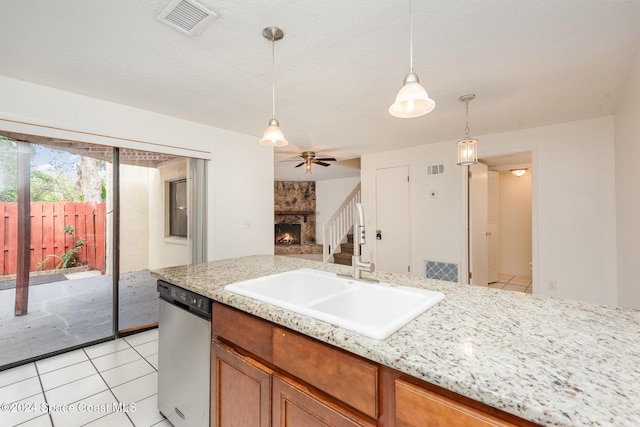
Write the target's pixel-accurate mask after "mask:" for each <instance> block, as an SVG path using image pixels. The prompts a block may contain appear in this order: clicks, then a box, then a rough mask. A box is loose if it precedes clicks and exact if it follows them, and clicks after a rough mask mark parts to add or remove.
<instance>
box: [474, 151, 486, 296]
mask: <svg viewBox="0 0 640 427" xmlns="http://www.w3.org/2000/svg"><path fill="white" fill-rule="evenodd" d="M469 171H470V172H471V174H470V176H469V263H470V266H469V272H470V273H471V280H470V283H471V284H472V285H482V286H486V285H487V284H488V281H489V278H488V271H489V246H488V245H489V242H488V239H487V237H489V235H488V228H487V222H488V220H487V217H488V195H489V191H488V187H489V184H488V169H487V166H486V165H483V164H482V163H476V164H474V165H471V166H469Z"/></svg>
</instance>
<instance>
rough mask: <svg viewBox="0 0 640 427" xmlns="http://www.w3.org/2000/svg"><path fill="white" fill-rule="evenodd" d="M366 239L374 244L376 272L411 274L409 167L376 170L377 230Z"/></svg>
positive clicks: (369, 233) (370, 232)
mask: <svg viewBox="0 0 640 427" xmlns="http://www.w3.org/2000/svg"><path fill="white" fill-rule="evenodd" d="M378 230H379V235H378V236H376V234H377V231H378ZM367 239H368V240H367V241H368V242H372V241H375V245H376V259H375V264H376V270H379V271H389V272H393V273H405V274H406V273H408V272H409V271H410V265H411V263H410V254H409V247H410V239H409V166H398V167H393V168H385V169H377V170H376V230H371V231H369V230H367ZM372 239H373V240H372Z"/></svg>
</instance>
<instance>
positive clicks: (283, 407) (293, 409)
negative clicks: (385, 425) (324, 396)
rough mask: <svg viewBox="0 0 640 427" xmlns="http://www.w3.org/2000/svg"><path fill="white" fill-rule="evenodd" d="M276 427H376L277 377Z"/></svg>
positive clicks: (290, 381) (274, 421) (275, 398)
mask: <svg viewBox="0 0 640 427" xmlns="http://www.w3.org/2000/svg"><path fill="white" fill-rule="evenodd" d="M272 415H273V427H330V426H331V427H355V426H367V427H374V426H375V424H374V423H372V422H370V421H368V420H366V419H364V418H362V417H359V416H357V415H355V414H349V413H347V412H346V411H343V410H342V409H341V408H339V407H337V406H336V405H332V404H331V403H329V402H327V401H323V400H320V399H319V398H317V397H316V396H313V395H311V394H310V393H309V392H308V391H307V390H306V389H305V387H304V386H302V385H300V384H298V383H296V382H294V381H293V380H290V379H286V378H282V377H279V376H277V375H274V376H273V412H272Z"/></svg>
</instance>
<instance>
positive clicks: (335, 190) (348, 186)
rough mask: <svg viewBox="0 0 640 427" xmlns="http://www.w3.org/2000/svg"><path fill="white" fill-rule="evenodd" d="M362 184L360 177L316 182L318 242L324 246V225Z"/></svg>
mask: <svg viewBox="0 0 640 427" xmlns="http://www.w3.org/2000/svg"><path fill="white" fill-rule="evenodd" d="M359 183H360V177H355V178H340V179H323V180H321V181H316V242H317V243H319V244H322V243H323V242H322V225H323V224H324V222H325V221H326V220H328V219H329V217H330V216H331V215H333V213H334V212H335V210H336V209H337V208H338V207H339V206H340V205H341V204H342V202H344V199H345V198H346V197H347V196H348V195H349V194H350V193H351V192H352V191H353V189H354V188H356V186H357V185H358V184H359Z"/></svg>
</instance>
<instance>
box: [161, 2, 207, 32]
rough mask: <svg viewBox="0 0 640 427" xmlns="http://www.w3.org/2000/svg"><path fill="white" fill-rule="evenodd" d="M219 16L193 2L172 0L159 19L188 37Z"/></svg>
mask: <svg viewBox="0 0 640 427" xmlns="http://www.w3.org/2000/svg"><path fill="white" fill-rule="evenodd" d="M216 16H217V15H216V14H215V13H214V12H212V11H210V10H208V9H207V8H205V7H204V6H202V5H200V4H198V3H196V2H195V1H193V0H172V1H171V3H169V5H168V6H167V7H166V8H165V9H164V10H163V11H162V13H160V15H158V19H159V20H160V21H162V22H164V23H165V24H167V25H170V26H172V27H173V28H175V29H176V30H178V31H180V32H181V33H184V34H186V35H188V36H193V35H194V34H196V33H197V32H199V31H200V30H202V28H203V27H204V26H205V25H206V24H207V23H208V22H209V21H211V20H212V19H213V18H215V17H216Z"/></svg>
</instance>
